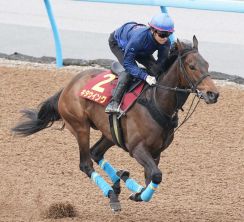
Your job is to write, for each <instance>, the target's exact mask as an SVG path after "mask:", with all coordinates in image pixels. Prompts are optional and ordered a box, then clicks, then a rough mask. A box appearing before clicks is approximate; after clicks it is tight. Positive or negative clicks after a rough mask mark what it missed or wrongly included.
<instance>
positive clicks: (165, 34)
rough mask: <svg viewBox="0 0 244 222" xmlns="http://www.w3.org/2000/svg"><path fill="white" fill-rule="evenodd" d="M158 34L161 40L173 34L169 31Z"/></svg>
mask: <svg viewBox="0 0 244 222" xmlns="http://www.w3.org/2000/svg"><path fill="white" fill-rule="evenodd" d="M157 34H158V36H159V37H160V38H162V39H163V38H168V37H169V36H170V35H171V34H172V32H167V31H157Z"/></svg>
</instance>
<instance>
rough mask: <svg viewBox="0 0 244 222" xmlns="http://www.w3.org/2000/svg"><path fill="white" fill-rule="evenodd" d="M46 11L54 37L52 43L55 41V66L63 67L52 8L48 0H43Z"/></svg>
mask: <svg viewBox="0 0 244 222" xmlns="http://www.w3.org/2000/svg"><path fill="white" fill-rule="evenodd" d="M44 3H45V6H46V9H47V14H48V17H49V21H50V24H51V26H52V30H53V37H54V41H55V48H56V65H57V67H58V68H60V67H62V66H63V56H62V47H61V41H60V37H59V33H58V28H57V25H56V22H55V19H54V16H53V12H52V7H51V4H50V1H49V0H44Z"/></svg>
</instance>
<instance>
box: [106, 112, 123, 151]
mask: <svg viewBox="0 0 244 222" xmlns="http://www.w3.org/2000/svg"><path fill="white" fill-rule="evenodd" d="M120 121H121V118H119V119H118V114H116V113H112V114H109V124H110V131H111V134H112V138H113V142H114V143H115V144H116V145H117V146H119V147H122V148H125V144H124V136H123V129H122V127H121V122H120Z"/></svg>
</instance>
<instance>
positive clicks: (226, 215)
mask: <svg viewBox="0 0 244 222" xmlns="http://www.w3.org/2000/svg"><path fill="white" fill-rule="evenodd" d="M87 68H89V67H87ZM81 69H84V68H77V67H70V68H63V69H60V70H56V69H55V68H54V66H52V65H37V64H29V63H28V64H26V63H23V62H18V63H16V62H9V61H6V60H1V61H0V83H1V87H0V146H1V149H0V178H1V179H0V221H52V220H53V219H48V218H45V211H46V210H47V209H48V208H49V207H50V206H51V205H52V204H55V203H67V202H68V203H70V204H72V206H74V207H75V209H76V210H77V212H78V216H77V217H75V218H73V219H71V218H63V219H57V220H55V221H89V222H91V221H98V222H100V221H104V222H106V221H138V222H139V221H140V222H142V221H170V222H171V221H173V222H174V221H186V222H189V221H190V222H191V221H213V222H218V221H226V222H233V221H240V222H241V221H243V218H244V88H243V86H240V85H236V84H231V85H226V84H223V82H222V83H221V82H218V83H217V84H218V87H219V90H220V98H219V102H218V103H217V104H214V105H206V104H205V103H204V102H201V103H200V105H199V107H198V108H197V110H196V112H195V113H194V114H193V116H192V118H190V120H189V121H188V122H187V123H186V124H185V125H184V126H183V127H182V128H181V129H180V130H179V131H178V132H177V133H176V135H175V140H174V141H173V143H172V145H171V146H170V147H169V148H168V149H167V150H166V151H165V152H163V153H162V155H161V162H160V169H161V170H162V172H163V173H164V176H163V182H162V184H161V185H160V187H159V188H158V190H157V192H156V194H155V196H154V197H153V199H152V201H151V202H149V203H135V202H132V201H130V200H128V197H129V195H130V192H129V191H128V190H127V189H126V188H125V186H124V184H122V193H121V195H120V200H121V205H122V212H121V213H119V214H113V213H112V212H111V210H110V209H109V207H108V199H106V198H104V197H103V196H102V192H101V191H100V190H99V189H98V188H97V187H96V186H95V185H94V184H92V182H91V181H90V180H89V179H88V178H87V177H86V176H85V174H83V173H81V172H80V170H79V153H78V147H77V144H76V141H75V139H74V137H73V136H72V135H71V134H70V133H69V132H68V130H66V129H65V130H63V131H59V130H58V129H59V128H60V127H61V126H62V122H59V123H57V124H54V126H53V127H51V128H49V129H46V130H44V131H42V132H39V133H37V134H35V135H32V136H30V137H27V138H17V137H14V136H13V135H11V133H10V129H11V127H13V126H14V125H15V124H16V123H17V121H19V119H20V113H19V110H21V109H23V108H27V107H29V108H35V107H37V105H38V104H39V103H40V102H42V101H44V100H45V99H46V98H48V97H50V96H51V95H53V94H54V93H55V92H57V91H58V90H59V89H60V88H62V87H63V86H64V85H65V84H66V83H68V81H69V80H70V79H71V78H72V77H73V76H74V75H75V74H77V73H78V72H79V71H80V70H81ZM189 103H190V100H189ZM189 103H187V104H186V105H185V107H184V108H185V110H186V111H185V112H184V113H181V120H182V117H183V116H184V115H185V113H186V112H187V110H188V109H187V107H189ZM142 127H146V126H143V124H142ZM99 136H100V134H99V133H98V132H96V131H92V133H91V143H94V142H95V141H96V140H97V139H98V138H99ZM105 158H106V159H107V160H109V161H110V162H111V163H112V164H113V165H114V166H116V168H117V169H120V168H122V169H127V170H129V171H130V172H131V176H132V177H133V178H134V179H136V180H138V181H139V182H140V183H143V169H142V167H141V166H140V165H139V164H138V163H136V161H135V160H134V159H132V158H131V157H129V155H128V153H126V152H124V151H122V150H121V149H120V148H118V147H113V148H112V149H111V150H110V151H108V153H107V154H106V156H105ZM95 167H96V169H97V170H98V172H100V173H101V174H102V175H104V173H103V172H101V171H100V170H99V168H98V167H97V166H95ZM104 176H105V175H104ZM107 181H108V180H107Z"/></svg>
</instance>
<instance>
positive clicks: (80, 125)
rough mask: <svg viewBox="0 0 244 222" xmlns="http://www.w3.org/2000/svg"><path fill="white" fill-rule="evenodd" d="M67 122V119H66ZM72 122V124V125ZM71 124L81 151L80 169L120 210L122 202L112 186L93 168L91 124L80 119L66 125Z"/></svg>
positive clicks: (112, 205) (111, 204) (113, 208)
mask: <svg viewBox="0 0 244 222" xmlns="http://www.w3.org/2000/svg"><path fill="white" fill-rule="evenodd" d="M66 122H67V121H66ZM71 124H72V125H71ZM67 125H68V126H70V127H69V128H71V129H70V131H71V132H72V133H73V134H74V136H75V137H76V139H77V142H78V145H79V151H80V170H81V171H82V172H84V173H85V174H86V175H87V176H88V177H89V178H91V179H92V180H93V181H94V182H95V184H96V185H97V186H98V187H99V188H100V189H101V190H102V192H103V194H104V196H105V197H108V198H109V199H110V206H111V208H112V210H113V211H120V210H121V207H120V203H119V200H118V197H117V195H116V194H115V193H114V191H113V189H112V187H111V186H110V185H109V184H108V183H107V182H106V181H105V180H104V179H103V177H102V176H100V175H99V174H98V173H97V172H96V171H95V170H94V168H93V162H92V159H91V155H90V149H89V142H90V125H89V123H87V122H85V121H84V122H83V121H81V120H79V122H78V121H77V120H76V121H69V123H66V126H67Z"/></svg>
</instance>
